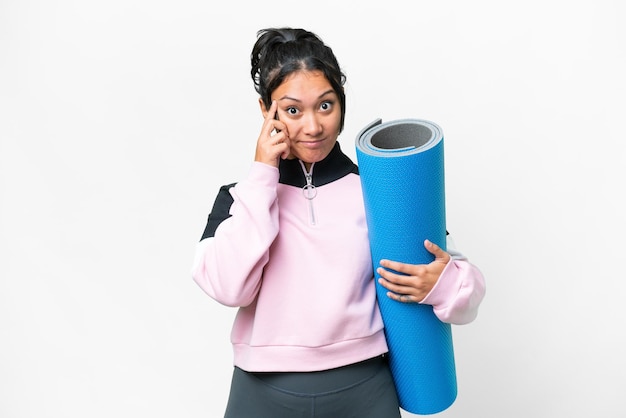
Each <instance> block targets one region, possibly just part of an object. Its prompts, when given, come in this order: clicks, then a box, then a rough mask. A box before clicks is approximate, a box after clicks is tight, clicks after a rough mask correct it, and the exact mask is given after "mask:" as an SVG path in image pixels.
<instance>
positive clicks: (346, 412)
mask: <svg viewBox="0 0 626 418" xmlns="http://www.w3.org/2000/svg"><path fill="white" fill-rule="evenodd" d="M224 417H225V418H350V417H355V418H357V417H358V418H399V417H400V408H399V406H398V397H397V394H396V389H395V387H394V384H393V381H392V378H391V372H390V370H389V366H388V364H387V359H386V358H385V357H376V358H374V359H370V360H366V361H364V362H360V363H357V364H353V365H349V366H344V367H340V368H337V369H332V370H325V371H320V372H304V373H249V372H246V371H244V370H241V369H240V368H238V367H235V369H234V372H233V379H232V384H231V388H230V397H229V399H228V405H227V407H226V414H225V415H224Z"/></svg>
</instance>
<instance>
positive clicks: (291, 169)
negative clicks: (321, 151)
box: [278, 142, 359, 187]
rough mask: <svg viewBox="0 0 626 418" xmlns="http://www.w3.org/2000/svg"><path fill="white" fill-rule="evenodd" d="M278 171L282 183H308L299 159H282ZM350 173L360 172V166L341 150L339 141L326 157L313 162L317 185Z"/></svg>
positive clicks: (314, 181)
mask: <svg viewBox="0 0 626 418" xmlns="http://www.w3.org/2000/svg"><path fill="white" fill-rule="evenodd" d="M278 171H279V173H280V178H279V180H278V181H279V182H280V183H282V184H286V185H289V186H295V187H304V185H306V177H305V175H304V172H303V170H302V166H301V165H300V161H299V160H298V159H296V158H294V159H293V160H280V162H279V163H278ZM350 173H354V174H359V170H358V167H357V166H356V164H355V163H354V162H353V161H352V160H351V159H350V158H349V157H348V156H347V155H345V154H344V153H343V151H341V147H340V146H339V142H336V143H335V146H334V147H333V149H332V150H331V151H330V153H329V154H328V155H327V156H326V158H324V159H323V160H321V161H318V162H316V163H315V164H313V170H312V175H313V177H312V180H313V185H314V186H315V187H319V186H323V185H325V184H328V183H332V182H333V181H335V180H338V179H340V178H342V177H345V176H346V175H348V174H350Z"/></svg>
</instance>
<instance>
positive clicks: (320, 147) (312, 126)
mask: <svg viewBox="0 0 626 418" xmlns="http://www.w3.org/2000/svg"><path fill="white" fill-rule="evenodd" d="M272 100H275V101H276V102H277V103H278V110H277V111H276V117H277V118H278V119H279V120H280V121H281V122H283V123H284V124H285V125H287V133H288V134H289V141H290V153H289V158H298V159H300V160H302V161H303V162H304V163H305V164H306V166H307V168H309V167H310V164H311V163H314V162H317V161H321V160H323V159H324V158H325V157H326V156H327V155H328V154H329V153H330V151H331V150H332V149H333V147H334V146H335V143H336V142H337V137H338V136H339V126H340V123H341V105H340V103H339V98H338V97H337V94H336V93H335V91H334V90H333V88H332V87H331V85H330V83H329V82H328V80H327V79H326V77H325V76H324V74H323V73H322V72H321V71H298V72H295V73H293V74H291V75H290V76H289V77H287V78H286V79H285V81H284V82H283V83H282V84H281V85H280V86H278V88H277V89H276V90H274V92H273V93H272ZM261 109H262V111H263V116H266V115H267V109H266V108H265V106H264V105H263V103H261Z"/></svg>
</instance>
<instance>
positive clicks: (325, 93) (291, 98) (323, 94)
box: [278, 89, 335, 103]
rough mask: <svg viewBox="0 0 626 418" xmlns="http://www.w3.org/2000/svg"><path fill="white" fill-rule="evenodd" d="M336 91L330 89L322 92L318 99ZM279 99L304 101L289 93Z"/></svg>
mask: <svg viewBox="0 0 626 418" xmlns="http://www.w3.org/2000/svg"><path fill="white" fill-rule="evenodd" d="M334 92H335V90H333V89H329V90H327V91H325V92H324V93H322V94H320V95H319V96H318V99H321V98H322V97H324V96H326V95H327V94H331V93H334ZM278 100H293V101H294V102H298V103H300V102H301V101H302V100H300V99H296V98H295V97H291V96H287V95H285V96H283V97H281V98H279V99H278Z"/></svg>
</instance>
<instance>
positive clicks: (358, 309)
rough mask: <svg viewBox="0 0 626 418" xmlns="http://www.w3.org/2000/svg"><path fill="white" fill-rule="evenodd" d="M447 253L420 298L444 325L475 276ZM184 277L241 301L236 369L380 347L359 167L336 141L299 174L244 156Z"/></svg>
mask: <svg viewBox="0 0 626 418" xmlns="http://www.w3.org/2000/svg"><path fill="white" fill-rule="evenodd" d="M420 245H421V243H420ZM448 245H449V244H448ZM448 252H449V253H451V255H452V256H453V257H452V260H450V262H449V263H448V265H447V266H446V268H445V269H444V271H443V273H442V275H441V276H440V278H439V281H438V282H437V284H436V285H435V287H434V288H433V289H432V291H431V292H430V294H429V295H428V296H427V297H426V298H424V300H423V301H421V302H420V303H426V304H430V305H433V308H434V312H435V314H436V315H437V316H438V317H439V319H441V320H442V321H444V322H449V323H455V324H464V323H468V322H471V321H472V320H473V319H474V318H475V317H476V314H477V311H478V306H479V304H480V302H481V301H482V298H483V296H484V293H485V284H484V278H483V276H482V274H481V272H480V271H479V270H478V269H477V268H476V267H475V266H474V265H472V264H471V263H469V261H468V260H467V259H466V258H465V257H463V256H462V255H461V254H460V253H458V252H456V251H454V250H453V249H451V248H449V247H448ZM192 277H193V279H194V280H195V282H196V283H197V284H198V285H199V286H200V287H201V288H202V289H203V290H204V291H205V292H206V293H207V294H208V295H209V296H210V297H211V298H213V299H215V300H216V301H218V302H219V303H221V304H223V305H227V306H233V307H239V309H238V312H237V315H236V317H235V320H234V324H233V327H232V332H231V342H232V345H233V354H234V364H235V365H236V366H238V367H240V368H242V369H243V370H247V371H252V372H264V371H275V372H281V371H316V370H326V369H331V368H335V367H340V366H344V365H347V364H352V363H356V362H359V361H362V360H365V359H368V358H371V357H374V356H377V355H380V354H383V353H386V352H387V351H388V349H387V344H386V341H385V336H384V330H383V321H382V318H381V315H380V311H379V308H378V304H377V303H376V289H375V283H374V272H373V269H372V260H371V253H370V247H369V240H368V235H367V225H366V220H365V209H364V204H363V196H362V191H361V183H360V178H359V174H358V167H357V166H356V164H354V163H353V162H352V160H351V159H350V158H349V157H348V156H346V155H345V154H344V153H343V152H342V151H341V149H340V146H339V143H337V144H335V147H334V148H333V150H332V151H331V152H330V154H329V155H328V156H327V157H326V158H325V159H324V160H322V161H319V162H317V163H314V164H312V165H311V168H310V171H308V172H307V171H306V169H305V168H304V164H302V162H301V161H299V160H297V159H293V160H281V161H280V163H279V167H278V168H276V167H273V166H270V165H267V164H263V163H259V162H254V163H253V164H252V166H251V168H250V171H249V174H248V176H247V177H246V178H245V179H243V180H242V181H240V182H238V183H233V184H230V185H226V186H223V187H222V188H221V189H220V191H219V193H218V195H217V197H216V200H215V203H214V205H213V208H212V210H211V213H210V214H209V217H208V222H207V225H206V227H205V230H204V233H203V234H202V237H201V240H200V242H199V243H198V244H197V248H196V255H195V259H194V263H193V267H192Z"/></svg>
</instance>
